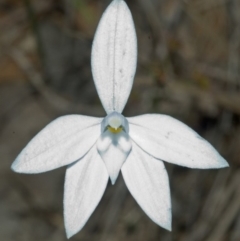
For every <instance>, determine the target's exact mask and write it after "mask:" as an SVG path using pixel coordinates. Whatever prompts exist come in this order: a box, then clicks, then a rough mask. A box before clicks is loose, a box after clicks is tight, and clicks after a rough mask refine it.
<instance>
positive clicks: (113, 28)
mask: <svg viewBox="0 0 240 241" xmlns="http://www.w3.org/2000/svg"><path fill="white" fill-rule="evenodd" d="M136 64H137V38H136V33H135V27H134V23H133V19H132V15H131V12H130V10H129V8H128V7H127V5H126V3H125V2H124V1H123V0H114V1H112V3H111V4H110V5H109V6H108V8H107V9H106V11H105V12H104V14H103V16H102V18H101V20H100V23H99V25H98V28H97V31H96V34H95V38H94V41H93V46H92V72H93V78H94V82H95V85H96V88H97V92H98V95H99V97H100V99H101V102H102V105H103V107H104V109H105V110H106V112H107V113H108V114H109V113H111V112H113V111H117V112H119V113H121V112H122V110H123V109H124V106H125V104H126V102H127V99H128V97H129V94H130V91H131V89H132V84H133V79H134V75H135V71H136Z"/></svg>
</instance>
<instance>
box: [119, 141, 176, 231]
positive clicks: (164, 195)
mask: <svg viewBox="0 0 240 241" xmlns="http://www.w3.org/2000/svg"><path fill="white" fill-rule="evenodd" d="M122 174H123V178H124V180H125V183H126V185H127V187H128V189H129V191H130V193H131V194H132V195H133V197H134V198H135V199H136V201H137V203H138V204H139V205H140V207H141V208H142V209H143V211H144V212H145V213H146V214H147V215H148V216H149V217H150V218H151V219H152V220H153V221H154V222H155V223H157V224H158V225H159V226H161V227H163V228H165V229H167V230H171V222H172V221H171V220H172V217H171V198H170V188H169V182H168V175H167V172H166V169H165V167H164V164H163V162H162V161H159V160H156V159H155V158H154V157H152V156H150V155H148V154H147V153H146V152H144V151H143V150H142V149H141V148H139V147H138V146H137V145H136V144H135V143H133V144H132V151H131V153H130V155H129V157H128V159H127V161H126V162H125V163H124V164H123V167H122Z"/></svg>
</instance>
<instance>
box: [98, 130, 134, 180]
mask: <svg viewBox="0 0 240 241" xmlns="http://www.w3.org/2000/svg"><path fill="white" fill-rule="evenodd" d="M131 148H132V144H131V140H130V138H129V136H128V135H127V134H126V133H125V132H124V131H121V132H120V133H118V134H114V133H111V132H110V131H108V130H107V131H105V132H104V133H103V134H102V135H101V137H100V138H99V139H98V141H97V149H98V152H99V154H100V155H101V157H102V159H103V161H104V163H105V165H106V168H107V170H108V173H109V176H110V179H111V181H112V184H114V183H115V181H116V180H117V177H118V174H119V171H120V169H121V167H122V165H123V163H124V162H125V161H126V159H127V157H128V155H129V152H130V151H131Z"/></svg>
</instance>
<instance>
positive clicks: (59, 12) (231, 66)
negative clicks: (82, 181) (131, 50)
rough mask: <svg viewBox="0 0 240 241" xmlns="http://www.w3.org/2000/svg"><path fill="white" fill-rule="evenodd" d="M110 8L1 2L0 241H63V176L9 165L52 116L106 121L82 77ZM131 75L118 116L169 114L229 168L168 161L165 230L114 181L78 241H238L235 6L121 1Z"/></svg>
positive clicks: (239, 84) (239, 47) (239, 66)
mask: <svg viewBox="0 0 240 241" xmlns="http://www.w3.org/2000/svg"><path fill="white" fill-rule="evenodd" d="M109 3H110V1H109V0H25V1H23V0H22V1H21V0H0V179H1V180H0V240H1V241H10V240H11V241H12V240H14V241H42V240H44V241H62V240H66V237H65V231H64V226H63V214H62V212H63V210H62V209H63V205H62V200H63V183H64V173H65V168H60V169H58V170H55V171H51V172H49V173H44V174H39V175H20V174H16V173H13V172H12V171H11V170H10V165H11V163H12V162H13V160H14V159H15V157H16V156H17V154H18V153H19V152H20V151H21V149H22V148H23V147H24V146H25V145H26V144H27V142H28V141H29V140H30V139H31V138H32V137H33V136H34V135H35V134H36V133H37V132H38V131H39V130H40V129H42V128H43V127H44V126H45V125H46V124H47V123H49V122H50V121H52V120H53V119H54V118H56V117H58V116H61V115H64V114H69V113H79V114H80V113H81V114H87V115H92V116H104V115H105V113H104V110H103V108H102V106H101V104H100V101H99V98H98V96H97V93H96V90H95V87H94V84H93V80H92V75H91V69H90V53H91V43H92V40H93V35H94V31H95V29H96V26H97V23H98V21H99V19H100V17H101V14H102V12H103V11H104V9H105V8H106V6H107V5H108V4H109ZM127 4H128V5H129V7H130V9H131V10H132V14H133V18H134V21H135V25H136V30H137V35H138V45H139V46H138V48H139V56H138V69H137V73H136V78H135V83H134V86H133V90H132V93H131V96H130V98H129V101H128V103H127V106H126V108H125V110H124V114H125V115H126V116H133V115H139V114H143V113H151V112H154V113H166V114H169V115H172V116H174V117H176V118H178V119H180V120H182V121H183V122H185V123H186V124H188V125H189V126H191V127H192V128H193V129H195V130H196V131H197V132H198V133H199V134H200V135H202V136H203V137H204V138H206V139H207V140H209V141H210V142H211V143H212V144H213V145H214V146H215V147H216V149H217V150H218V151H219V152H220V153H221V154H222V155H223V156H224V157H225V158H226V159H227V160H228V161H229V163H230V166H231V167H230V168H228V169H222V170H190V169H187V168H183V167H178V166H175V165H170V164H166V166H167V169H168V173H169V179H170V185H171V195H172V205H173V231H172V232H171V233H170V232H168V231H165V230H163V229H162V228H160V227H158V226H157V225H155V224H154V223H153V222H152V221H151V220H150V219H149V218H148V217H147V216H146V215H145V214H144V213H143V211H142V210H141V209H140V208H139V206H138V205H137V204H136V202H135V201H134V200H133V198H132V197H131V195H130V194H129V192H128V191H127V189H126V187H125V184H124V183H123V181H122V178H121V177H120V178H119V179H118V181H117V183H116V185H115V186H111V185H109V186H108V188H107V191H106V192H105V194H104V197H103V199H102V201H101V203H100V205H99V206H98V207H97V209H96V211H95V212H94V214H93V215H92V216H91V218H90V220H89V222H88V223H87V225H86V226H85V227H84V228H83V230H82V231H81V232H80V233H78V234H77V235H76V236H74V237H73V238H72V239H71V240H76V241H77V240H81V241H120V240H121V241H123V240H126V241H135V240H136V241H175V240H176V241H202V240H204V241H239V240H240V215H239V213H240V188H239V186H240V170H239V164H240V1H239V0H128V1H127Z"/></svg>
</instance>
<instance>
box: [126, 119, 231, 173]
mask: <svg viewBox="0 0 240 241" xmlns="http://www.w3.org/2000/svg"><path fill="white" fill-rule="evenodd" d="M127 119H128V121H129V135H130V137H131V138H132V139H133V140H134V141H135V142H136V143H137V144H138V145H139V146H140V147H141V148H142V149H143V150H144V151H146V152H147V153H149V154H150V155H153V156H154V157H156V158H159V159H161V160H163V161H166V162H170V163H174V164H177V165H180V166H186V167H189V168H200V169H205V168H206V169H208V168H209V169H210V168H223V167H227V166H228V163H227V162H226V160H225V159H224V158H223V157H222V156H221V155H220V154H219V153H218V152H217V151H216V150H215V149H214V147H213V146H212V145H211V144H210V143H209V142H207V141H206V140H204V139H203V138H202V137H200V136H199V135H198V134H197V133H196V132H195V131H193V130H192V129H191V128H190V127H188V126H187V125H185V124H183V123H182V122H180V121H178V120H176V119H174V118H172V117H170V116H167V115H157V114H148V115H142V116H137V117H132V118H127Z"/></svg>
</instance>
